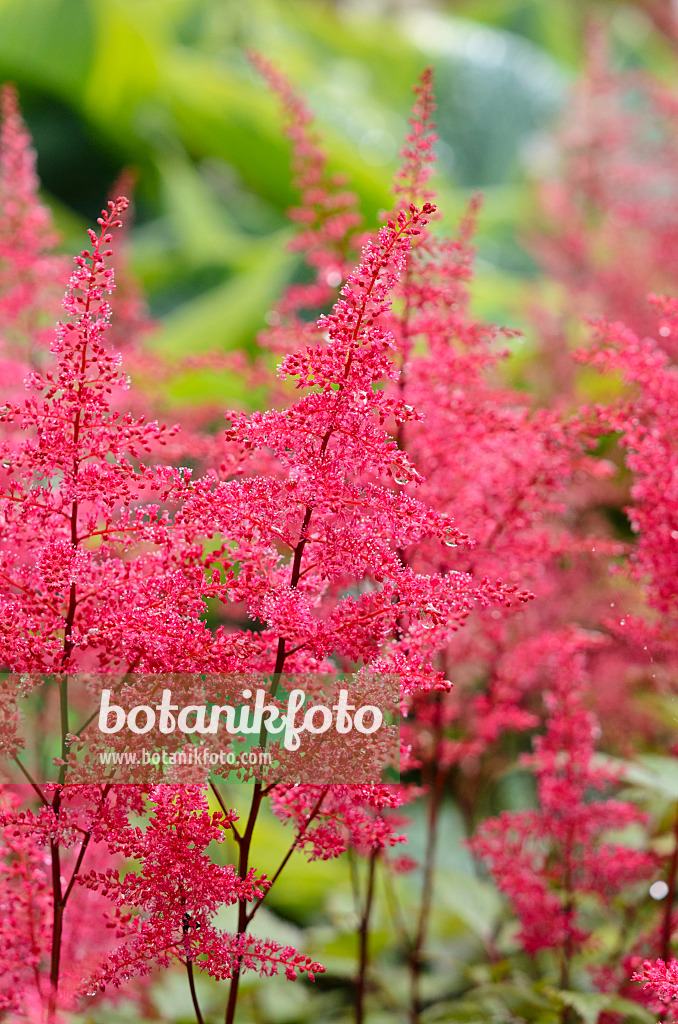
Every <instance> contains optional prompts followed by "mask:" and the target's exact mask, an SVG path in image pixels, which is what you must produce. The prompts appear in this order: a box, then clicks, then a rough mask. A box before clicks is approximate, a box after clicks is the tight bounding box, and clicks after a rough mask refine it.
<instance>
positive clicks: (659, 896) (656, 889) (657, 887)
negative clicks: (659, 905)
mask: <svg viewBox="0 0 678 1024" xmlns="http://www.w3.org/2000/svg"><path fill="white" fill-rule="evenodd" d="M668 892H669V887H668V885H667V884H666V882H664V881H663V880H662V879H660V880H659V881H658V882H653V883H652V885H651V886H650V889H649V893H650V896H651V897H652V899H653V900H663V899H664V898H665V897H666V896H667V895H668Z"/></svg>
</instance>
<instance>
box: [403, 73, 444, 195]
mask: <svg viewBox="0 0 678 1024" xmlns="http://www.w3.org/2000/svg"><path fill="white" fill-rule="evenodd" d="M414 93H415V96H416V100H415V103H414V106H413V108H412V114H411V116H410V118H409V126H410V128H409V131H408V133H407V135H406V137H405V144H404V146H403V148H402V149H401V151H400V166H399V168H398V171H397V173H396V176H395V181H394V186H393V192H394V194H395V195H396V196H397V197H398V198H399V199H400V200H401V202H405V203H419V204H421V203H424V202H431V201H432V200H434V199H435V195H436V194H435V192H434V191H433V190H432V189H428V188H427V182H428V181H429V178H430V177H431V175H432V173H433V168H434V165H435V154H434V152H433V146H434V143H435V142H436V141H437V138H438V136H437V135H436V132H435V125H434V123H433V114H434V112H435V109H436V102H435V95H434V91H433V68H430V67H429V68H425V69H424V71H422V73H421V76H420V78H419V81H418V82H417V84H416V85H415V87H414Z"/></svg>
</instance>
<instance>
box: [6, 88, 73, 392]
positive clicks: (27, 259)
mask: <svg viewBox="0 0 678 1024" xmlns="http://www.w3.org/2000/svg"><path fill="white" fill-rule="evenodd" d="M0 113H1V115H2V127H1V128H0V356H1V357H2V358H3V359H9V360H12V362H9V363H7V365H6V367H5V372H4V373H3V377H4V379H6V380H7V381H12V380H13V381H14V383H15V384H16V385H17V386H18V385H20V384H21V381H22V380H23V377H24V375H25V372H26V371H25V368H26V366H37V365H41V363H42V355H43V352H44V351H45V350H46V349H47V347H48V344H49V338H50V337H51V333H52V328H53V324H54V320H55V319H56V317H57V315H58V311H59V304H60V302H61V299H62V296H63V292H62V290H61V286H60V283H61V281H62V280H63V278H64V276H65V274H66V273H67V271H66V261H65V259H64V258H63V257H61V256H55V255H53V254H52V250H53V249H54V247H55V245H56V243H57V241H58V236H57V234H56V232H55V231H54V228H53V226H52V216H51V213H50V211H49V209H48V208H47V207H46V206H45V205H44V204H43V203H42V202H41V201H40V198H39V194H38V189H39V182H38V177H37V174H36V170H35V162H36V156H35V152H34V151H33V149H32V146H31V138H30V135H29V134H28V131H27V129H26V126H25V124H24V122H23V120H22V117H21V114H20V111H19V106H18V102H17V95H16V90H15V88H14V86H12V85H7V84H6V85H4V86H3V87H2V92H1V94H0Z"/></svg>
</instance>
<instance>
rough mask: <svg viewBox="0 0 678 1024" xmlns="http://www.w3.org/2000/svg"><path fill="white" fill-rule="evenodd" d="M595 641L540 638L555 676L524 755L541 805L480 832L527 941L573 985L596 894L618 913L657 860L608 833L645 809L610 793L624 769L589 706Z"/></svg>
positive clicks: (482, 852)
mask: <svg viewBox="0 0 678 1024" xmlns="http://www.w3.org/2000/svg"><path fill="white" fill-rule="evenodd" d="M590 644H591V639H590V638H588V637H587V636H585V635H583V634H581V633H580V634H577V633H576V632H574V631H573V632H570V633H569V635H568V634H566V635H562V634H552V635H550V636H549V635H548V634H545V635H544V636H543V637H541V638H539V640H538V641H535V644H534V647H535V649H534V651H533V665H536V666H538V670H539V671H540V672H541V673H543V674H544V677H545V679H547V680H548V682H546V686H545V701H546V706H547V711H548V720H547V728H546V732H545V734H544V735H543V736H538V737H536V739H535V740H534V753H533V754H531V755H525V756H524V757H523V763H524V764H526V765H528V766H529V767H530V768H531V769H532V770H533V772H534V775H535V779H536V783H537V797H538V801H539V806H538V808H537V809H536V810H528V811H517V812H514V811H505V812H504V813H503V814H502V815H501V816H500V817H498V818H490V819H487V820H486V821H484V822H483V823H482V825H481V826H480V828H479V829H478V830H477V832H476V835H475V837H474V838H473V840H472V841H471V845H472V848H473V851H474V853H475V854H476V856H478V857H479V858H480V859H482V860H483V861H484V862H485V863H486V864H487V865H488V867H489V869H490V871H491V872H492V874H493V876H494V878H495V879H496V881H497V884H498V886H499V888H500V889H501V890H502V891H503V892H504V893H505V894H506V895H507V896H508V898H509V900H510V902H511V904H512V906H513V909H514V911H515V913H516V915H517V918H518V921H519V924H520V930H519V932H518V936H517V938H518V941H519V942H520V943H521V945H522V946H523V948H524V949H525V950H526V951H527V952H528V953H531V954H534V953H536V952H538V951H539V950H541V949H550V950H553V951H554V953H555V955H556V958H557V962H558V965H559V984H560V987H561V988H563V989H568V988H569V987H570V985H571V984H572V968H573V964H574V960H575V956H576V954H578V953H580V952H581V951H582V950H583V949H584V946H585V943H586V942H587V940H588V939H590V938H591V927H590V926H587V923H586V918H585V915H584V912H583V907H584V903H585V901H586V900H587V897H590V896H593V897H594V898H595V900H596V902H597V903H598V913H599V914H600V913H601V912H603V913H608V914H609V913H610V910H611V907H612V902H613V901H614V900H616V899H617V898H618V894H619V893H620V892H622V891H623V890H624V889H625V888H626V887H628V886H630V885H632V884H633V883H636V882H638V881H642V880H643V879H648V878H650V877H651V875H652V873H653V871H654V870H655V866H656V865H655V860H654V858H653V857H651V856H650V855H648V854H647V853H645V852H644V851H642V850H636V849H633V848H632V847H630V846H625V845H620V844H618V843H615V842H613V841H610V840H609V839H608V833H610V832H611V831H615V830H619V829H623V828H624V827H625V826H628V825H631V824H634V823H638V822H641V821H642V816H641V814H640V812H639V810H638V808H637V807H636V806H635V805H633V804H631V803H629V802H625V801H622V800H619V799H616V798H614V797H612V796H609V795H606V792H607V791H608V790H609V789H610V788H611V787H612V786H613V785H614V783H615V781H616V779H615V774H614V772H613V771H612V770H611V769H609V768H607V767H605V766H603V765H599V764H597V763H596V760H595V756H594V755H595V740H596V732H597V725H596V722H595V719H594V718H593V716H592V715H591V713H590V711H589V710H588V709H587V707H586V696H587V691H588V689H589V687H590V680H589V679H588V678H587V673H586V662H585V652H586V648H587V646H590Z"/></svg>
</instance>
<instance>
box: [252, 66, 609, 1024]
mask: <svg viewBox="0 0 678 1024" xmlns="http://www.w3.org/2000/svg"><path fill="white" fill-rule="evenodd" d="M267 77H268V78H269V80H271V79H273V84H274V86H275V87H276V88H278V90H279V91H280V84H279V80H278V78H276V77H273V76H272V75H271V74H270V72H269V73H268V75H267ZM284 95H285V98H286V102H288V103H289V101H288V100H287V95H288V88H286V90H285V94H284ZM434 106H435V104H434V99H433V90H432V74H431V71H430V69H429V70H427V71H426V72H425V73H424V74H423V76H422V79H421V81H420V83H419V85H418V86H417V89H416V101H415V107H414V110H413V114H412V118H411V122H410V131H409V134H408V137H407V140H406V143H405V146H404V148H403V151H402V153H401V158H402V167H401V171H400V172H399V174H398V176H397V178H396V182H395V187H394V193H395V198H396V212H395V215H397V214H398V212H399V211H400V212H402V211H406V210H407V208H408V204H409V203H410V202H412V201H414V202H415V203H419V204H421V203H426V202H429V201H430V199H431V198H433V197H434V193H433V192H432V190H431V184H430V177H431V172H432V169H433V164H434V151H433V144H434V142H435V131H434V125H433V122H432V114H433V110H434ZM313 153H314V159H317V157H316V156H315V150H314V151H313ZM305 155H306V150H305V149H304V148H303V147H298V148H297V151H296V161H297V165H299V163H300V162H302V161H303V159H304V157H305ZM478 205H479V202H478V199H474V200H473V202H472V204H471V207H470V209H469V212H468V214H467V216H466V218H465V219H464V221H463V223H462V226H461V230H460V232H459V235H458V236H457V237H451V238H450V237H446V236H445V235H443V234H441V233H440V232H439V231H438V232H436V233H434V232H433V231H432V230H431V229H430V228H429V227H428V226H426V227H424V228H423V230H421V231H420V232H419V233H418V235H417V236H416V238H415V239H414V241H413V246H412V252H411V255H410V258H409V260H408V263H407V266H406V269H405V272H404V274H403V275H402V277H401V279H400V281H399V282H398V284H397V286H396V288H395V290H394V308H393V312H392V316H391V329H392V331H393V337H394V342H393V344H394V349H395V355H394V358H395V363H396V366H397V368H398V371H399V372H398V374H397V377H395V378H394V379H393V380H392V381H391V382H390V385H389V386H390V389H391V394H392V396H393V398H394V399H397V400H398V401H400V402H402V403H404V405H405V407H409V409H410V410H411V414H410V416H409V418H408V419H406V420H405V421H404V422H401V423H396V424H395V427H394V436H395V439H396V441H397V444H398V447H399V449H400V451H401V452H402V453H403V454H406V455H407V457H408V459H411V460H412V462H413V463H414V465H415V467H416V468H417V469H418V470H419V471H420V473H421V474H422V475H423V476H424V483H423V485H418V489H419V493H423V494H425V496H426V498H427V501H428V502H429V504H431V505H432V506H433V507H435V508H437V509H439V510H441V511H447V512H453V514H454V515H455V517H456V518H457V520H458V521H459V522H461V523H463V524H464V525H466V524H470V525H471V532H472V534H473V535H474V540H476V538H477V541H476V543H475V544H474V547H473V549H471V550H469V549H468V548H466V547H464V546H461V545H460V546H457V545H456V544H453V546H452V547H450V546H449V545H447V546H446V547H441V546H440V545H438V544H433V545H431V544H430V543H429V542H428V540H427V539H426V538H421V539H419V540H415V542H413V543H409V544H401V545H400V547H399V548H398V558H399V559H400V562H401V564H402V565H403V567H405V568H407V569H412V568H415V569H416V570H417V571H419V572H435V573H440V572H443V573H449V572H451V571H452V572H453V571H455V569H464V570H468V569H469V568H471V570H472V571H473V572H474V573H478V572H479V573H480V574H481V575H488V576H490V577H492V576H493V575H499V574H502V575H503V574H506V575H508V576H509V578H510V579H511V580H512V581H514V585H515V584H517V583H518V581H520V582H521V583H522V584H524V583H527V584H528V585H529V586H531V587H532V588H533V589H534V590H535V591H536V592H537V593H538V595H539V598H540V601H539V602H537V603H536V604H535V606H534V609H533V613H532V614H530V613H528V612H527V611H521V612H519V613H518V615H517V616H516V615H515V613H514V611H511V610H510V609H508V610H507V614H506V615H504V613H503V612H502V611H501V610H500V608H499V607H497V606H492V607H488V608H487V609H486V610H485V612H484V613H482V614H481V615H477V616H474V618H473V620H472V623H471V625H470V626H469V628H468V629H466V630H464V635H463V636H462V635H455V636H454V637H453V638H452V637H450V636H449V634H446V631H445V628H444V626H443V628H442V629H440V628H438V627H439V626H440V622H439V620H438V619H436V618H433V617H432V620H431V621H428V622H427V623H425V625H426V626H427V633H426V634H424V633H422V632H414V631H412V630H411V629H410V628H409V624H408V621H407V615H406V614H403V615H401V616H400V617H399V619H398V623H397V625H398V630H397V634H396V642H395V643H394V644H392V645H390V647H389V648H388V652H387V657H388V659H389V660H388V664H389V666H390V667H391V668H395V669H396V670H397V671H398V672H401V673H407V674H409V675H411V674H412V672H413V671H417V672H418V673H419V677H420V681H421V684H422V688H421V690H419V691H418V692H415V693H413V694H412V698H411V703H410V706H409V717H408V719H407V721H406V723H405V728H404V732H403V735H404V737H405V739H406V741H407V742H408V743H409V744H410V751H409V753H408V757H407V759H406V761H405V762H404V763H405V764H406V765H409V766H410V768H413V769H420V770H421V773H422V778H423V779H424V780H425V781H426V782H427V785H428V787H429V789H430V800H429V811H428V812H427V820H428V833H427V834H428V839H427V852H426V857H425V863H424V865H423V867H424V875H423V888H422V899H421V905H420V908H419V909H418V911H417V923H416V924H415V928H414V931H413V934H412V936H410V937H407V938H406V940H405V946H406V948H405V950H404V952H405V955H406V956H407V959H408V962H409V964H410V967H411V973H412V1006H411V1019H412V1020H417V1019H418V1016H419V1013H420V1010H421V1001H420V996H419V977H420V974H421V973H422V970H423V966H424V963H425V956H424V951H425V945H426V938H427V928H428V918H429V915H430V909H431V901H432V879H433V869H434V863H435V846H436V834H437V821H438V817H439V814H440V811H441V805H442V801H443V798H444V794H445V790H446V788H447V787H448V786H449V782H450V777H451V775H452V772H453V770H454V771H456V772H457V773H458V778H459V781H458V785H457V787H456V793H457V795H458V798H459V799H460V800H463V802H464V805H465V806H467V807H470V806H472V805H473V803H474V801H475V797H474V793H476V794H477V792H478V791H479V789H480V788H481V787H482V785H483V784H486V783H487V780H488V773H487V767H485V770H484V771H483V770H482V769H481V767H480V766H481V765H482V764H483V762H486V763H487V762H489V763H490V764H491V761H492V759H494V760H495V761H497V752H498V751H497V747H498V743H499V742H500V741H501V738H502V736H503V734H504V733H505V732H506V731H507V730H513V731H516V730H518V731H520V730H524V729H526V728H530V727H532V726H534V725H536V724H537V723H538V721H539V701H538V699H537V698H536V696H535V694H536V695H538V693H539V689H540V686H541V680H538V679H535V678H534V677H531V679H532V681H531V682H530V681H529V680H528V679H527V678H526V676H525V672H524V663H525V660H526V659H530V658H531V657H532V656H533V653H534V643H535V640H534V638H535V636H538V635H539V633H540V632H541V631H542V630H543V629H544V627H545V624H547V623H548V624H549V625H550V626H551V628H552V626H553V623H554V622H559V621H560V622H562V623H566V622H567V621H569V618H570V616H574V615H576V611H575V610H574V609H575V608H576V605H577V603H578V602H579V601H580V600H581V594H582V591H583V590H584V589H585V588H587V587H589V588H590V582H591V577H590V571H589V570H588V568H587V566H586V564H585V561H584V559H582V551H583V549H585V547H586V543H587V542H586V541H585V539H584V538H583V537H581V536H578V535H577V529H576V527H577V521H576V519H575V518H574V517H572V516H570V518H569V520H568V519H567V518H565V517H564V513H565V508H566V501H567V499H568V498H569V497H570V493H569V492H571V491H572V488H573V484H574V481H575V480H582V479H583V480H588V479H590V480H593V481H595V480H596V478H598V477H601V476H603V477H604V476H607V475H608V474H609V466H608V465H606V464H605V463H603V462H601V461H600V460H594V459H592V458H591V457H590V456H588V455H587V450H588V449H589V448H590V447H591V445H592V443H593V439H594V438H595V437H596V434H597V431H596V429H595V428H594V429H592V426H591V423H590V422H586V421H585V420H582V419H581V418H579V417H573V416H571V415H570V414H569V413H568V412H567V411H565V410H564V411H560V410H558V409H555V410H553V411H551V410H539V409H531V408H530V407H529V404H528V402H527V401H526V398H525V396H524V395H519V394H517V393H516V392H514V391H512V390H511V389H509V388H507V387H505V386H503V385H502V384H501V383H500V382H499V381H498V379H497V368H498V365H499V364H500V362H501V360H502V357H503V355H504V353H503V352H502V350H501V348H499V347H498V343H500V342H501V341H502V340H504V341H505V340H506V339H508V338H510V336H511V332H503V331H500V330H498V329H497V328H494V327H492V326H490V325H486V324H483V323H481V322H478V321H476V320H474V319H473V318H472V317H471V315H470V313H469V282H470V279H471V274H472V262H473V251H472V248H471V238H472V234H473V228H474V223H475V219H476V215H477V210H478ZM308 219H309V220H310V213H309V217H308ZM347 241H348V239H347ZM281 330H282V327H279V326H277V325H274V326H273V327H272V328H271V329H270V330H269V332H268V336H270V335H274V336H275V338H276V340H277V337H278V335H279V332H280V331H281ZM308 330H310V328H308ZM415 410H416V412H415ZM471 439H472V443H470V441H471ZM392 487H393V489H394V491H395V493H396V494H397V495H398V496H402V494H403V493H407V488H408V484H407V481H406V480H405V479H404V478H402V477H401V478H400V479H394V480H393V482H392ZM600 546H601V548H603V549H604V548H605V544H604V543H601V545H600ZM566 554H567V555H569V556H570V557H572V558H574V559H575V567H574V569H573V570H570V571H569V572H567V571H563V570H562V569H561V565H562V562H563V558H564V556H565V555H566ZM422 639H423V640H424V647H425V649H426V650H427V651H428V652H429V655H428V659H427V661H426V663H425V665H423V666H422V667H423V668H424V671H423V672H422V671H421V668H417V667H416V659H417V658H419V654H418V650H419V648H420V647H421V642H422ZM479 677H481V678H483V677H484V679H485V680H486V684H485V687H484V689H483V690H481V691H480V692H479V690H478V683H477V681H478V678H479ZM450 681H453V682H454V688H453V689H452V691H451V692H446V691H449V686H450ZM432 688H433V689H434V691H435V692H434V693H432V694H431V696H429V697H427V696H426V693H427V691H430V690H431V689H432ZM535 712H536V713H535ZM498 763H499V765H500V764H501V763H502V762H501V759H499V762H498ZM491 770H492V769H491ZM496 770H497V765H495V766H494V771H496ZM312 799H313V798H312V796H311V795H309V796H308V797H307V798H306V800H305V803H304V806H310V805H311V804H312ZM470 824H472V822H471V823H470ZM365 852H367V853H369V851H365ZM376 852H377V855H378V856H383V853H380V851H378V850H377V851H376ZM373 853H374V851H373ZM372 868H373V865H372V863H370V868H369V872H368V892H367V895H366V903H365V906H369V900H370V893H371V889H372V884H373V870H372ZM364 925H365V921H364V918H363V919H362V920H361V931H362V930H363V927H364ZM361 939H362V936H361ZM361 947H364V943H363V942H361Z"/></svg>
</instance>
